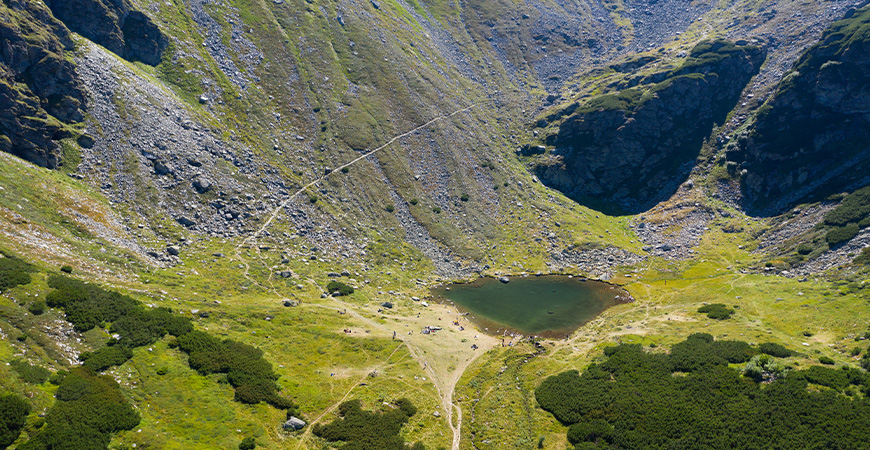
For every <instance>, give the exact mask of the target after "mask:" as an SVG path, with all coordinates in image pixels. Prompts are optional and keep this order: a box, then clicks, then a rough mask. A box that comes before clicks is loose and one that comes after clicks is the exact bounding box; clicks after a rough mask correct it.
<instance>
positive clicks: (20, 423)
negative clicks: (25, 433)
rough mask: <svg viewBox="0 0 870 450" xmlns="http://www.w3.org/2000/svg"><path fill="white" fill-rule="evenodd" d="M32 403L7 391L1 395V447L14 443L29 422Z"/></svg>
mask: <svg viewBox="0 0 870 450" xmlns="http://www.w3.org/2000/svg"><path fill="white" fill-rule="evenodd" d="M30 409H31V407H30V403H28V402H27V400H25V399H24V398H23V397H21V396H18V395H15V394H11V393H6V394H2V395H0V448H4V449H5V448H6V447H9V446H10V445H12V443H14V442H15V440H16V439H18V435H19V434H21V430H22V429H23V428H24V425H25V424H26V423H27V416H28V415H29V414H30Z"/></svg>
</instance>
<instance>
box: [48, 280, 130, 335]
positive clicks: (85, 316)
mask: <svg viewBox="0 0 870 450" xmlns="http://www.w3.org/2000/svg"><path fill="white" fill-rule="evenodd" d="M48 286H49V287H50V288H53V289H54V290H53V291H52V292H50V293H49V294H48V295H47V296H46V302H47V303H48V306H50V307H52V308H62V309H63V310H64V312H65V313H66V320H68V321H69V322H71V323H72V324H73V326H74V327H75V329H76V330H77V331H80V332H84V331H89V330H91V329H93V328H94V327H96V326H97V325H99V324H101V323H103V322H113V321H115V320H118V319H120V318H121V317H124V316H126V315H127V314H130V312H131V311H133V310H134V309H138V308H141V305H140V303H139V302H138V301H136V300H134V299H132V298H130V297H128V296H126V295H121V294H119V293H117V292H112V291H107V290H104V289H103V288H101V287H99V286H96V285H92V284H88V283H84V282H82V281H78V280H75V279H72V278H67V277H62V276H59V275H52V276H50V277H48Z"/></svg>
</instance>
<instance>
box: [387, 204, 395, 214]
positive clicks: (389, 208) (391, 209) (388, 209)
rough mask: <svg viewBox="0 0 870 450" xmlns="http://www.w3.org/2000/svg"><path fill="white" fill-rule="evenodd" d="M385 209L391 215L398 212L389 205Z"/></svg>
mask: <svg viewBox="0 0 870 450" xmlns="http://www.w3.org/2000/svg"><path fill="white" fill-rule="evenodd" d="M384 209H385V210H387V212H388V213H391V212H393V211H395V210H396V207H395V206H393V205H387V206H386V207H385V208H384Z"/></svg>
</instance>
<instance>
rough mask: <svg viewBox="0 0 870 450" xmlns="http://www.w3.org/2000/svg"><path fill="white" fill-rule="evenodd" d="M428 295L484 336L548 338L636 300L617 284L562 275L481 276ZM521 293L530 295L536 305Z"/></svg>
mask: <svg viewBox="0 0 870 450" xmlns="http://www.w3.org/2000/svg"><path fill="white" fill-rule="evenodd" d="M517 282H519V283H517ZM586 283H589V285H587V284H586ZM457 288H458V289H465V290H466V292H457V291H455V290H454V289H457ZM524 289H525V290H527V291H528V292H527V293H524V292H523V290H524ZM478 290H480V291H478ZM515 290H518V291H515ZM541 290H546V291H548V292H539V291H541ZM557 291H558V292H557ZM614 293H615V294H616V295H613V294H614ZM430 294H431V295H430V296H429V297H428V299H430V300H431V301H437V302H439V303H441V304H449V305H451V306H452V307H453V308H455V309H456V310H457V311H458V312H459V313H460V315H461V316H463V317H465V318H466V319H467V320H468V321H469V322H472V323H473V324H474V325H475V326H477V327H478V328H479V329H480V331H481V332H483V333H485V334H487V335H490V336H496V337H505V338H506V337H511V338H514V337H526V336H529V337H535V338H541V339H550V340H558V339H566V338H568V337H570V335H571V334H573V333H574V332H576V331H577V330H578V329H579V328H580V327H582V326H583V325H585V324H587V323H589V322H590V321H591V320H593V319H595V318H596V317H598V316H599V315H600V314H602V313H603V312H604V311H606V310H607V309H609V308H611V307H613V306H617V305H621V304H626V303H632V302H634V301H635V299H634V297H633V296H632V295H631V293H629V292H628V291H627V290H626V289H625V288H624V287H623V286H621V285H618V284H615V283H610V282H607V281H603V280H594V279H589V278H586V277H577V276H574V275H564V274H540V275H538V274H535V275H525V276H523V275H519V276H514V278H510V276H509V279H508V280H507V282H505V281H503V280H501V277H494V276H481V277H479V278H477V279H475V280H462V281H460V282H451V283H443V284H440V285H437V286H434V287H432V288H430ZM451 294H452V295H451ZM525 294H528V295H531V296H534V298H535V301H534V304H532V303H530V302H529V301H528V300H527V299H528V298H529V297H527V295H525ZM451 297H452V298H451ZM519 297H521V298H519ZM463 302H466V303H468V304H463ZM469 305H473V306H469ZM533 305H534V306H533ZM506 311H507V312H506ZM511 313H512V314H513V319H514V320H512V318H511V317H510V314H511ZM518 321H519V322H523V323H519V322H518ZM511 322H513V323H511ZM542 323H543V324H549V325H552V326H548V325H542Z"/></svg>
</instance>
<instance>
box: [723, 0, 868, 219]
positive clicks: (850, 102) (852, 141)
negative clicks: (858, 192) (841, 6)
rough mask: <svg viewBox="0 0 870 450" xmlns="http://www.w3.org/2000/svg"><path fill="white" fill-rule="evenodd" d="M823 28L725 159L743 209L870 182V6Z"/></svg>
mask: <svg viewBox="0 0 870 450" xmlns="http://www.w3.org/2000/svg"><path fill="white" fill-rule="evenodd" d="M849 16H850V17H848V18H846V19H844V20H842V21H840V22H837V23H835V24H834V25H833V26H832V27H831V29H830V30H828V31H827V32H825V35H824V36H823V37H822V39H821V41H820V42H819V43H818V44H816V45H814V46H813V47H812V48H810V49H809V50H808V51H807V52H806V53H805V54H804V55H803V56H802V57H801V59H800V60H799V61H798V62H797V63H796V64H795V66H794V68H792V70H791V71H790V72H789V73H787V74H786V75H785V76H784V77H783V80H782V82H781V83H779V85H778V86H777V88H776V91H775V93H774V95H773V96H772V97H771V98H770V99H769V100H768V101H767V102H766V103H765V105H764V106H762V107H761V108H760V109H759V111H758V114H757V118H756V119H755V123H754V124H752V125H751V126H750V127H749V128H748V129H747V131H746V134H745V137H744V138H743V139H741V142H740V143H739V145H738V146H735V147H733V148H731V149H729V153H728V159H729V160H731V161H734V162H736V163H738V164H741V168H742V169H743V170H745V174H744V176H743V180H742V182H743V188H744V193H745V195H746V200H747V204H748V206H749V208H750V209H751V210H752V211H753V212H756V213H762V214H765V213H776V212H780V211H782V210H783V209H784V208H788V207H790V206H793V205H795V204H796V203H799V202H801V201H807V200H815V199H820V198H822V197H825V196H827V195H830V194H833V193H838V192H842V191H845V190H851V189H854V188H856V187H861V186H863V185H865V184H867V183H868V182H870V179H868V178H867V170H868V161H870V160H868V158H870V155H868V150H870V147H868V142H870V134H868V130H870V110H868V108H867V105H868V101H870V70H868V69H870V66H868V61H867V58H866V55H867V53H868V51H870V8H868V7H865V8H862V9H860V10H857V11H854V12H852V13H850V14H849Z"/></svg>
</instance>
